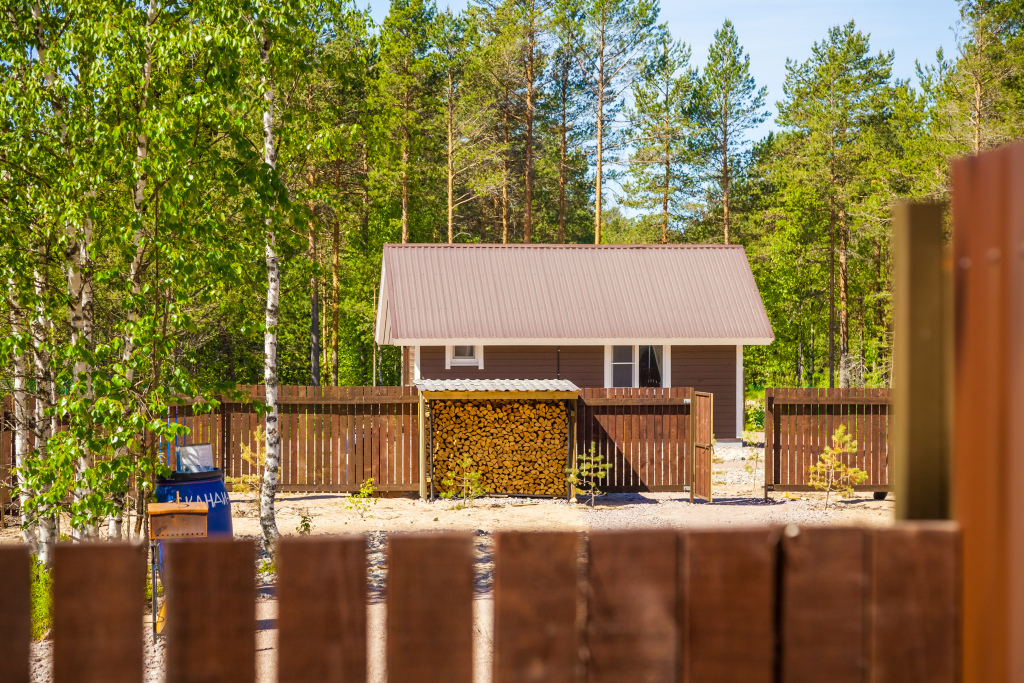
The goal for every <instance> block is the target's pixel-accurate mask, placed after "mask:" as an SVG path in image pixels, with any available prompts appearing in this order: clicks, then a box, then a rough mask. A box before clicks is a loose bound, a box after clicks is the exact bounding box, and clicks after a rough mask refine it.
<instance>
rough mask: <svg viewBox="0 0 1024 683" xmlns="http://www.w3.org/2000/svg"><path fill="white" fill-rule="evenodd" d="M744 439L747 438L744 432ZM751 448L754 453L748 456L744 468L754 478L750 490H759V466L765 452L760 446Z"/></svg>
mask: <svg viewBox="0 0 1024 683" xmlns="http://www.w3.org/2000/svg"><path fill="white" fill-rule="evenodd" d="M744 440H746V434H744ZM751 450H752V451H753V455H751V456H750V457H748V458H747V460H746V462H744V463H743V469H745V470H746V471H747V474H749V475H750V476H751V477H752V478H753V480H754V481H753V484H752V486H751V489H750V490H751V491H757V468H758V467H759V466H760V464H761V460H762V456H763V455H764V453H762V452H761V450H760V449H758V448H753V449H751Z"/></svg>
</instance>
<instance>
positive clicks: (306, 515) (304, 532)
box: [295, 508, 313, 536]
mask: <svg viewBox="0 0 1024 683" xmlns="http://www.w3.org/2000/svg"><path fill="white" fill-rule="evenodd" d="M295 530H296V531H298V532H299V536H309V534H310V533H312V531H313V515H312V514H310V512H309V509H308V508H307V509H305V510H302V511H300V512H299V525H298V526H297V527H295Z"/></svg>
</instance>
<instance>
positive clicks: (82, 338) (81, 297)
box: [67, 216, 98, 541]
mask: <svg viewBox="0 0 1024 683" xmlns="http://www.w3.org/2000/svg"><path fill="white" fill-rule="evenodd" d="M69 225H71V224H69ZM92 233H93V224H92V219H91V218H89V217H88V216H87V217H86V218H85V220H84V222H83V224H82V225H81V226H80V228H79V229H75V228H71V229H70V230H69V234H70V236H71V238H72V241H71V246H70V248H69V250H68V259H67V274H68V301H69V302H70V309H71V310H70V314H71V343H72V346H74V347H75V348H76V349H77V350H78V352H79V353H81V351H82V350H83V349H86V350H91V349H92V341H93V322H92V321H93V317H92V314H93V306H92V268H91V264H90V259H89V244H91V243H92ZM91 370H92V368H91V367H90V366H89V364H88V363H86V362H85V361H84V360H82V359H81V357H78V358H76V359H75V365H74V373H75V380H76V382H82V381H84V383H85V392H84V396H83V398H84V399H85V400H86V402H87V403H91V401H92V398H93V396H92V378H91V376H90V372H91ZM94 465H95V458H94V457H93V454H92V452H91V451H89V450H88V449H83V453H82V456H81V457H79V459H78V462H77V463H75V474H76V476H77V479H78V482H77V483H76V485H75V494H74V499H75V503H76V504H79V503H81V502H82V501H83V500H84V499H85V498H86V497H87V496H89V495H90V494H91V493H92V489H91V488H89V486H88V485H87V484H86V483H85V480H86V473H87V472H88V471H89V470H90V469H92V467H93V466H94ZM97 536H98V530H97V526H96V523H95V522H87V523H86V524H84V525H82V526H76V527H73V528H72V530H71V537H72V538H73V539H74V540H76V541H84V540H93V539H95V538H96V537H97Z"/></svg>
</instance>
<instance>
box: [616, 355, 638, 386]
mask: <svg viewBox="0 0 1024 683" xmlns="http://www.w3.org/2000/svg"><path fill="white" fill-rule="evenodd" d="M612 386H613V387H632V386H633V347H632V346H613V347H612Z"/></svg>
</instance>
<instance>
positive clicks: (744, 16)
mask: <svg viewBox="0 0 1024 683" xmlns="http://www.w3.org/2000/svg"><path fill="white" fill-rule="evenodd" d="M357 1H358V2H359V4H362V3H363V2H366V0H357ZM437 2H438V6H439V7H442V8H443V7H448V6H450V7H451V8H452V9H456V10H458V9H463V8H465V6H466V2H465V0H437ZM389 4H390V3H389V1H388V0H370V9H371V12H372V14H373V18H374V20H375V21H377V22H378V23H379V22H380V21H382V20H383V19H384V17H385V16H386V15H387V11H388V6H389ZM957 17H958V13H957V3H956V0H698V1H693V0H662V2H661V19H662V21H665V22H667V23H668V27H669V31H670V32H671V33H672V36H673V37H674V38H676V39H682V40H683V41H684V42H686V43H687V44H688V45H689V46H690V47H691V49H692V50H693V58H692V61H693V62H694V63H695V64H696V65H698V66H703V64H704V61H705V60H706V59H707V51H708V46H709V45H710V44H711V41H712V39H713V37H714V34H715V31H716V30H717V29H718V28H719V27H721V25H722V21H724V20H725V19H726V18H728V19H731V20H732V22H733V24H734V25H735V26H736V32H737V35H738V36H739V39H740V44H741V45H743V47H744V48H746V50H747V52H748V53H749V54H750V68H751V72H752V73H753V75H754V78H755V79H756V80H757V83H758V85H759V86H761V85H765V86H767V87H768V103H769V105H770V107H771V109H772V110H773V111H774V109H775V102H776V101H777V100H779V99H780V98H781V97H782V82H783V80H785V77H786V58H791V59H796V60H800V61H802V60H804V59H806V58H807V57H808V56H810V52H811V46H812V45H813V44H814V42H815V41H820V40H822V39H823V38H824V37H825V36H826V34H827V32H828V29H829V28H830V27H832V26H835V25H837V24H845V23H846V22H848V21H850V19H853V20H854V21H856V22H857V26H858V28H859V29H860V30H862V31H866V32H868V33H870V34H871V45H872V48H873V50H874V51H879V50H884V51H888V50H895V52H896V59H895V63H894V65H893V75H894V76H896V77H897V78H909V79H914V62H915V60H920V61H921V62H922V63H928V62H932V61H934V59H935V51H936V50H937V49H938V48H939V47H943V48H945V50H946V52H947V54H948V53H949V52H950V51H951V50H952V48H953V31H952V27H953V25H954V24H955V23H956V20H957ZM914 80H916V79H914ZM770 127H771V124H768V126H766V128H770ZM764 132H767V130H765V131H764Z"/></svg>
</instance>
